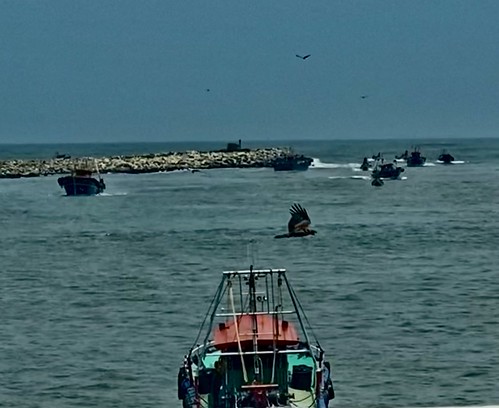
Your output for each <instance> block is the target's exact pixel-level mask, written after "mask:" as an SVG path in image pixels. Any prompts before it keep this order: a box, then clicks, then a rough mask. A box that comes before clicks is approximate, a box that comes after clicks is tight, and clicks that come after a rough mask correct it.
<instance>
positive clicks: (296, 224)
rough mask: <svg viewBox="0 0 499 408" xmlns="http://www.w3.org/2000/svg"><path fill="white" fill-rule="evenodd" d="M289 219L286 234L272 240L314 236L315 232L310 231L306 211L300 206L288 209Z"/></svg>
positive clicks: (295, 205)
mask: <svg viewBox="0 0 499 408" xmlns="http://www.w3.org/2000/svg"><path fill="white" fill-rule="evenodd" d="M289 213H290V214H291V219H290V220H289V222H288V233H287V234H282V235H276V236H275V237H274V238H293V237H305V236H307V235H315V234H316V233H317V231H314V230H313V229H310V224H311V221H310V217H309V216H308V213H307V210H306V209H305V208H303V207H302V206H301V205H300V204H293V205H292V206H291V208H290V209H289Z"/></svg>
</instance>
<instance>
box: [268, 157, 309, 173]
mask: <svg viewBox="0 0 499 408" xmlns="http://www.w3.org/2000/svg"><path fill="white" fill-rule="evenodd" d="M312 162H313V159H311V158H310V157H305V156H303V155H300V156H298V155H287V156H284V157H278V158H277V159H275V160H274V162H273V163H272V167H273V168H274V170H275V171H305V170H308V168H309V167H310V165H311V164H312Z"/></svg>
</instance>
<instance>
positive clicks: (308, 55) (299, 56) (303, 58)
mask: <svg viewBox="0 0 499 408" xmlns="http://www.w3.org/2000/svg"><path fill="white" fill-rule="evenodd" d="M296 56H297V57H298V58H301V59H302V60H306V59H307V58H308V57H310V54H307V55H305V56H304V57H302V56H301V55H298V54H296Z"/></svg>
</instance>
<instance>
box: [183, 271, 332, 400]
mask: <svg viewBox="0 0 499 408" xmlns="http://www.w3.org/2000/svg"><path fill="white" fill-rule="evenodd" d="M191 311H192V308H191ZM308 329H311V327H309V323H308V319H307V318H306V316H305V315H304V312H303V310H302V308H301V304H300V302H299V301H298V299H297V298H296V293H295V291H294V289H293V288H292V287H291V286H290V283H289V281H288V278H287V276H286V270H284V269H262V270H255V269H253V267H250V269H249V270H245V271H227V272H223V275H222V281H221V282H220V284H219V285H218V289H217V293H216V294H215V296H214V298H213V300H212V302H211V304H210V306H209V307H208V311H207V314H206V316H205V318H204V320H203V323H202V324H201V328H200V330H199V334H198V337H197V338H196V339H195V340H194V345H193V347H192V348H191V349H190V350H189V352H188V353H187V354H186V355H185V356H184V361H183V363H182V364H181V366H180V369H179V371H178V376H177V387H178V399H179V400H181V401H182V406H183V407H184V408H199V407H204V408H221V407H223V408H239V407H240V408H264V407H283V408H322V407H326V406H327V405H328V403H329V401H330V400H332V399H333V398H334V389H333V383H332V381H331V372H330V370H331V365H330V364H329V362H328V361H326V359H325V354H324V350H323V349H322V348H321V346H320V345H319V343H318V341H317V340H316V339H315V341H313V337H312V336H311V335H312V334H313V332H312V331H311V330H310V334H309V333H308Z"/></svg>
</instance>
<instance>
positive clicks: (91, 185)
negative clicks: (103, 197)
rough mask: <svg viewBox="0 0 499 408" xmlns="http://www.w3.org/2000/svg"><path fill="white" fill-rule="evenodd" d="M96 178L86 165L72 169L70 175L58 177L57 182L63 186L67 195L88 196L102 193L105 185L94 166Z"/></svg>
mask: <svg viewBox="0 0 499 408" xmlns="http://www.w3.org/2000/svg"><path fill="white" fill-rule="evenodd" d="M96 170H97V171H96V173H97V177H98V179H97V178H94V177H92V175H93V171H92V170H90V169H89V168H88V167H85V168H77V169H74V170H73V172H72V173H71V175H70V176H64V177H59V178H58V179H57V183H58V184H59V186H60V187H61V188H64V190H65V191H66V195H68V196H79V195H84V196H90V195H96V194H100V193H102V192H103V191H104V190H105V188H106V185H105V184H104V180H103V179H102V177H101V176H100V174H99V170H98V168H97V166H96Z"/></svg>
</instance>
